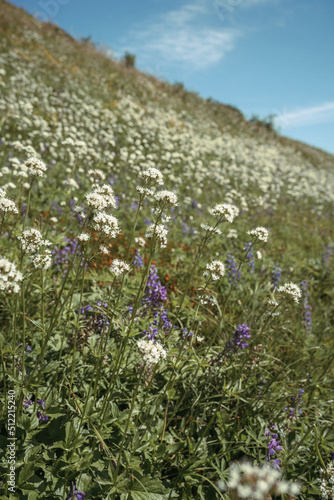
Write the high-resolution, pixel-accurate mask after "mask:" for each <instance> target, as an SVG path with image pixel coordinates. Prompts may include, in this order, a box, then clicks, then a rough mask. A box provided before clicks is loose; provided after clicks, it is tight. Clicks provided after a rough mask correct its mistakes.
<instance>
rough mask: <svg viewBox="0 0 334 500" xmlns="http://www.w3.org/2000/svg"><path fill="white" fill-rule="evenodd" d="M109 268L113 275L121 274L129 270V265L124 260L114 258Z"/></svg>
mask: <svg viewBox="0 0 334 500" xmlns="http://www.w3.org/2000/svg"><path fill="white" fill-rule="evenodd" d="M109 270H110V271H111V272H112V273H113V274H114V276H120V275H121V274H123V273H125V272H127V271H130V266H129V264H127V262H125V261H124V260H120V259H115V260H114V261H113V263H112V264H111V266H110V267H109Z"/></svg>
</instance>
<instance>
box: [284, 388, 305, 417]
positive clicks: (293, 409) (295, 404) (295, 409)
mask: <svg viewBox="0 0 334 500" xmlns="http://www.w3.org/2000/svg"><path fill="white" fill-rule="evenodd" d="M304 392H305V391H304V389H300V390H299V391H298V396H295V395H292V396H290V397H289V400H288V406H285V407H284V411H287V412H289V418H291V419H294V418H296V417H297V416H298V414H299V415H302V414H303V411H302V405H303V394H304Z"/></svg>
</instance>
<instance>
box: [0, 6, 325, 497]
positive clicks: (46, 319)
mask: <svg viewBox="0 0 334 500" xmlns="http://www.w3.org/2000/svg"><path fill="white" fill-rule="evenodd" d="M0 14H1V16H0V49H1V50H0V188H1V189H0V228H1V252H0V356H1V379H0V384H1V393H0V398H1V409H0V426H1V435H0V448H1V450H2V460H1V462H0V474H1V478H0V481H1V482H0V500H4V499H9V498H16V499H22V500H37V499H47V500H56V499H62V500H67V499H77V500H84V499H85V500H88V499H103V500H104V499H105V500H116V499H121V500H164V499H165V500H169V499H173V498H175V499H182V500H183V499H184V500H187V499H199V500H201V499H203V500H206V499H219V498H222V499H225V500H238V499H243V498H246V499H254V500H262V499H263V500H270V499H272V500H274V499H282V500H287V499H298V500H299V499H300V500H310V499H329V500H331V499H333V498H334V430H333V400H334V398H333V396H334V394H333V373H334V371H333V360H334V354H333V324H334V300H333V299H334V286H333V285H334V281H333V278H334V224H333V219H334V217H333V215H334V211H333V209H334V157H333V156H331V155H329V154H327V153H325V152H323V151H320V150H317V149H315V148H311V147H310V146H307V145H305V144H301V143H298V142H296V141H292V140H289V139H286V138H284V137H281V136H279V135H277V134H276V133H275V131H273V130H272V128H271V127H268V126H267V125H266V124H261V122H257V123H250V122H247V121H246V120H245V119H244V117H243V116H242V114H241V113H240V112H239V111H238V110H237V109H235V108H233V107H231V106H226V105H222V104H220V103H218V102H214V101H209V100H203V99H201V98H200V97H199V96H197V95H196V94H195V93H194V92H187V91H186V90H185V89H184V88H183V87H182V85H179V84H176V85H171V84H168V83H167V82H164V81H161V80H158V79H155V78H154V77H152V76H148V75H145V74H143V73H140V72H139V71H137V70H136V69H134V68H131V67H130V68H128V67H125V65H123V64H122V63H120V62H117V61H113V60H111V59H110V58H108V57H107V56H106V55H105V54H104V52H103V50H101V49H100V50H99V49H98V48H96V47H94V45H93V44H91V43H88V42H87V41H86V42H79V41H76V40H74V39H72V38H71V37H70V36H69V35H67V34H66V33H64V32H63V31H61V30H60V29H59V28H57V27H56V26H54V25H52V24H48V23H40V22H38V21H37V20H35V19H33V18H32V17H30V16H29V15H28V14H26V13H25V12H24V11H23V10H21V9H18V8H15V7H13V6H12V5H10V4H8V3H7V2H5V1H4V0H0Z"/></svg>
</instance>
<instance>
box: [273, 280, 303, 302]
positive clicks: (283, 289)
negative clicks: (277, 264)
mask: <svg viewBox="0 0 334 500" xmlns="http://www.w3.org/2000/svg"><path fill="white" fill-rule="evenodd" d="M277 293H283V294H284V295H286V296H288V297H289V298H291V299H292V300H294V301H295V302H297V303H298V302H299V299H300V298H301V296H302V292H301V290H300V288H299V286H298V285H296V284H295V283H285V284H284V285H281V286H279V287H278V289H277Z"/></svg>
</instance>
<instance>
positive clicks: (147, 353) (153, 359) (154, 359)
mask: <svg viewBox="0 0 334 500" xmlns="http://www.w3.org/2000/svg"><path fill="white" fill-rule="evenodd" d="M137 346H138V349H139V350H140V352H141V354H142V356H143V359H144V361H145V363H147V364H156V363H158V362H159V361H160V359H165V358H166V357H167V351H165V349H164V348H163V347H162V345H161V344H160V343H159V342H154V341H153V340H138V341H137Z"/></svg>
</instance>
